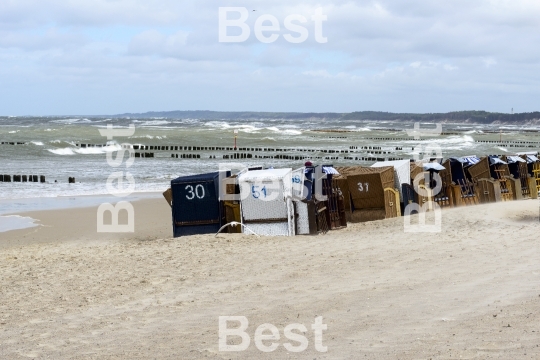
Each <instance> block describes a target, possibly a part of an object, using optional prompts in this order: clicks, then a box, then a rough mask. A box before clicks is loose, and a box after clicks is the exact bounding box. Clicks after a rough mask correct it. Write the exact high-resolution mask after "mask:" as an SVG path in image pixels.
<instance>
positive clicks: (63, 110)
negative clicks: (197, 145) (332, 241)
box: [0, 0, 540, 115]
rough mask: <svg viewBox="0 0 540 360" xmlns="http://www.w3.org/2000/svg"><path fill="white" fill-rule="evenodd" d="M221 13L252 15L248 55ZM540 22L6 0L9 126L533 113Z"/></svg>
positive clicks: (480, 14)
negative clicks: (56, 121)
mask: <svg viewBox="0 0 540 360" xmlns="http://www.w3.org/2000/svg"><path fill="white" fill-rule="evenodd" d="M219 6H222V7H225V6H235V7H245V8H247V9H248V12H249V18H248V20H247V21H246V24H247V25H248V26H249V27H250V29H251V35H250V37H249V38H248V40H247V41H246V42H242V43H220V42H219V37H218V29H219V17H218V14H219ZM317 8H322V13H323V14H324V15H326V16H327V18H328V20H327V21H325V22H323V23H322V35H323V36H324V37H326V38H327V42H326V43H319V42H317V41H316V39H315V23H314V21H312V15H313V14H315V12H316V9H317ZM253 10H256V11H253ZM264 14H270V15H272V16H274V17H276V18H277V19H278V21H279V23H280V27H281V31H280V32H278V33H279V34H281V35H280V37H279V38H278V39H277V40H276V41H275V42H273V43H270V44H265V43H262V42H260V41H259V40H258V39H257V38H256V36H255V34H254V31H253V29H254V23H255V21H256V19H257V18H258V17H259V16H261V15H264ZM294 14H298V15H302V16H304V17H305V18H306V19H307V22H306V23H305V24H303V26H305V28H306V29H307V32H308V38H307V40H306V41H305V42H303V43H299V44H295V43H290V42H288V41H286V40H285V38H284V36H283V35H284V34H288V33H290V34H291V35H292V36H298V35H299V34H298V33H294V32H291V31H289V30H287V29H285V28H284V21H285V18H286V17H287V16H289V15H294ZM229 15H230V17H229V18H231V19H232V18H234V17H235V16H236V17H239V14H236V15H235V14H229ZM538 19H540V1H538V0H476V1H471V0H448V1H434V0H408V1H403V0H381V1H339V0H336V1H327V0H322V1H319V2H318V3H315V2H311V1H309V2H308V1H306V2H297V1H294V0H287V1H285V0H272V1H270V0H257V1H254V0H251V1H249V2H242V1H228V0H224V1H222V0H220V1H215V0H193V1H189V2H187V1H179V0H85V1H78V0H2V1H0V114H1V115H53V114H55V115H60V114H87V115H92V114H115V113H123V112H145V111H149V110H164V111H165V110H231V111H232V110H234V111H244V110H250V111H306V112H307V111H314V112H323V111H331V112H349V111H362V110H378V111H392V112H446V111H454V110H488V111H500V112H510V109H511V108H514V111H515V112H525V111H535V110H540V106H538V104H539V102H540V101H539V100H540V21H539V20H538ZM266 24H268V23H265V25H266ZM295 24H297V25H298V24H300V23H299V22H295ZM238 33H239V29H238V28H236V29H232V28H231V29H229V32H228V34H229V35H236V34H238ZM271 33H272V32H269V33H267V34H268V35H270V34H271Z"/></svg>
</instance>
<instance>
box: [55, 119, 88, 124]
mask: <svg viewBox="0 0 540 360" xmlns="http://www.w3.org/2000/svg"><path fill="white" fill-rule="evenodd" d="M49 122H51V123H55V124H75V123H90V122H92V121H91V120H89V119H61V120H51V121H49Z"/></svg>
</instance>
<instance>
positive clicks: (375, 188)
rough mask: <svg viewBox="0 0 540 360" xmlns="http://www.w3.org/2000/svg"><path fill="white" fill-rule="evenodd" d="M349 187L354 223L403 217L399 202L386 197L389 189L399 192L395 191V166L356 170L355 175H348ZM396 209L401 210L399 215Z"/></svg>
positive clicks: (388, 196)
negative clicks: (398, 205) (389, 217)
mask: <svg viewBox="0 0 540 360" xmlns="http://www.w3.org/2000/svg"><path fill="white" fill-rule="evenodd" d="M347 185H348V187H349V192H350V194H351V221H352V222H364V221H372V220H382V219H385V218H387V216H401V209H400V208H397V204H395V202H399V200H397V201H395V200H394V201H392V200H391V199H392V198H391V196H390V195H386V196H385V191H386V190H387V189H392V190H393V191H397V190H396V189H394V167H393V166H387V167H377V168H358V169H355V172H354V173H349V174H347ZM397 194H399V191H397ZM398 199H399V198H398ZM387 208H389V209H387ZM396 209H399V213H396Z"/></svg>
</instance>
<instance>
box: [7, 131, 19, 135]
mask: <svg viewBox="0 0 540 360" xmlns="http://www.w3.org/2000/svg"><path fill="white" fill-rule="evenodd" d="M18 132H19V130H13V131H10V132H8V134H16V133H18Z"/></svg>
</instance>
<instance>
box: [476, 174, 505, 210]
mask: <svg viewBox="0 0 540 360" xmlns="http://www.w3.org/2000/svg"><path fill="white" fill-rule="evenodd" d="M475 188H476V191H475V193H476V197H477V199H478V201H479V202H480V203H481V204H485V203H492V202H499V201H501V200H502V199H501V186H500V183H499V182H498V181H495V180H493V179H478V180H477V181H476V183H475Z"/></svg>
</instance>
